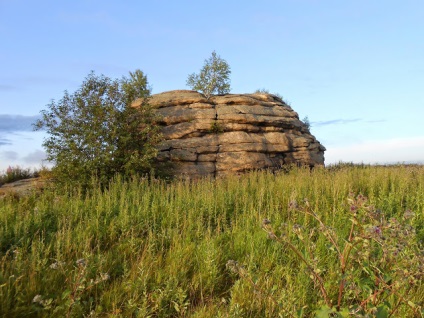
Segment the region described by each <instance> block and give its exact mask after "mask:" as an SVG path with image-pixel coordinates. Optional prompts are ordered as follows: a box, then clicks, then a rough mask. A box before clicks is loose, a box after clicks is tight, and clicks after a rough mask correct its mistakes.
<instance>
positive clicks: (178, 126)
mask: <svg viewBox="0 0 424 318" xmlns="http://www.w3.org/2000/svg"><path fill="white" fill-rule="evenodd" d="M141 103H142V102H141V100H136V101H135V102H134V103H133V107H139V106H140V105H141ZM149 103H150V104H151V105H153V106H154V107H156V108H157V112H158V113H159V114H160V115H161V123H160V124H161V125H163V128H162V132H163V135H164V137H165V141H164V142H163V143H162V144H161V145H160V147H159V157H158V160H160V161H171V162H172V167H173V169H174V171H173V173H174V174H176V175H181V176H186V177H188V178H196V177H201V176H221V175H225V174H231V173H241V172H245V171H248V170H253V169H265V168H270V169H278V168H280V167H281V166H282V165H286V164H301V165H308V166H315V165H323V164H324V151H325V148H324V147H323V146H322V145H321V144H320V143H319V142H318V141H317V140H316V139H315V137H314V136H312V135H311V133H310V132H309V129H308V128H307V127H306V126H305V124H304V123H302V122H301V121H300V120H299V117H298V114H297V113H296V112H294V111H293V110H292V108H291V107H290V106H288V105H287V104H285V103H284V102H283V101H282V100H281V99H280V98H278V97H277V96H275V95H271V94H240V95H239V94H228V95H217V96H212V97H210V98H209V99H206V98H205V97H204V96H203V95H202V94H200V93H198V92H196V91H188V90H178V91H170V92H164V93H160V94H156V95H153V96H152V97H151V99H150V101H149Z"/></svg>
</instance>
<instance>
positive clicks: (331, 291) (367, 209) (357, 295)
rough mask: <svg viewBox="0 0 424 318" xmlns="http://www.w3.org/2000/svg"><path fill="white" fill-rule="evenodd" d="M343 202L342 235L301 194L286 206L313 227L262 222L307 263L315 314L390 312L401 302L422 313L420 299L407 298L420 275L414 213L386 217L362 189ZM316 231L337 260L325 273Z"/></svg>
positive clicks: (423, 269) (422, 261) (422, 265)
mask: <svg viewBox="0 0 424 318" xmlns="http://www.w3.org/2000/svg"><path fill="white" fill-rule="evenodd" d="M348 202H349V210H350V211H349V220H350V222H351V225H350V230H349V232H348V233H346V236H345V237H340V235H337V234H336V232H335V230H334V229H332V228H331V227H329V226H327V225H326V224H325V223H324V221H323V220H322V218H321V217H320V215H319V214H318V213H316V212H315V211H313V210H312V209H311V207H310V204H309V202H308V200H306V199H305V201H304V202H303V204H298V203H297V202H295V201H292V202H290V204H289V209H291V210H293V211H296V212H300V213H303V214H304V215H305V217H309V219H312V222H313V223H314V224H315V226H307V227H306V226H305V227H303V226H301V225H299V224H292V225H283V226H282V227H281V228H280V229H279V230H278V231H276V230H275V229H274V228H273V226H272V223H271V221H270V220H268V219H266V220H264V221H263V223H262V227H263V229H264V230H265V231H266V232H267V234H268V237H269V238H270V239H272V240H275V241H276V242H278V243H280V244H282V245H283V246H284V247H286V248H288V249H289V250H291V251H292V253H294V254H295V255H296V257H297V258H298V259H299V260H300V262H301V263H303V264H304V265H305V266H306V271H307V273H308V275H309V277H310V278H311V279H312V280H313V282H314V285H315V286H316V287H317V289H318V290H319V293H320V295H321V297H322V302H323V304H322V306H321V308H319V309H318V310H317V311H316V314H317V316H318V317H328V316H329V315H331V316H334V317H348V316H356V317H370V316H377V317H395V316H396V313H397V312H398V310H399V309H400V307H401V306H407V307H409V310H410V311H411V313H413V315H414V316H422V314H423V311H422V304H417V303H414V302H413V301H411V300H410V299H409V298H408V295H409V293H410V292H411V290H413V289H414V288H416V287H417V286H419V284H421V283H420V282H421V280H422V278H423V277H424V251H423V250H422V248H420V246H419V243H418V242H417V240H416V235H415V230H414V228H413V227H412V226H411V225H410V221H411V219H413V218H414V213H413V212H411V211H410V210H406V211H405V213H404V215H403V217H402V218H401V219H397V218H388V217H386V216H385V215H384V213H383V212H382V211H380V210H378V209H376V208H375V207H374V206H372V205H370V204H368V200H367V198H366V197H364V196H363V195H361V194H359V195H358V196H356V197H355V196H354V195H353V194H351V195H350V196H349V198H348ZM311 217H312V218H311ZM306 219H307V218H306ZM320 236H323V237H322V238H324V239H325V241H327V243H328V244H327V248H328V250H329V251H328V252H329V253H330V256H331V255H332V256H333V258H334V259H335V261H336V263H337V264H338V265H337V267H336V268H337V273H329V272H327V270H326V268H325V265H326V263H328V259H326V260H324V259H320V257H321V256H320V255H322V253H321V254H320V253H319V251H317V245H318V244H317V241H318V240H319V238H320ZM326 258H328V256H326Z"/></svg>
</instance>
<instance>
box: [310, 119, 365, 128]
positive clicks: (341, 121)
mask: <svg viewBox="0 0 424 318" xmlns="http://www.w3.org/2000/svg"><path fill="white" fill-rule="evenodd" d="M363 120H364V119H363V118H352V119H343V118H339V119H332V120H325V121H313V122H311V125H312V126H314V127H320V126H328V125H344V124H351V123H356V122H359V121H363Z"/></svg>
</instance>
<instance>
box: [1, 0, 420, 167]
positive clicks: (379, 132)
mask: <svg viewBox="0 0 424 318" xmlns="http://www.w3.org/2000/svg"><path fill="white" fill-rule="evenodd" d="M0 38H1V41H0V170H3V169H5V168H6V167H7V166H8V165H9V164H11V165H16V164H18V165H21V166H23V167H32V166H35V167H37V166H38V167H39V166H40V162H41V159H42V158H43V148H42V146H41V143H42V139H43V136H44V134H43V133H41V132H32V131H31V125H30V123H31V122H32V121H33V120H34V119H35V118H36V116H37V115H38V114H39V112H40V110H42V109H45V108H46V105H47V104H48V103H49V102H50V101H51V99H55V100H58V99H60V98H61V97H62V96H63V92H64V90H65V89H66V90H68V91H69V92H73V91H75V90H76V89H77V88H78V86H79V85H80V84H81V83H82V81H83V79H84V78H85V77H86V76H87V75H88V74H89V72H90V71H91V70H94V71H95V72H96V73H97V74H104V75H106V76H109V77H112V78H120V77H122V76H124V75H127V74H128V72H129V71H134V70H135V69H141V70H142V71H144V72H145V73H146V74H147V76H148V79H149V82H150V84H151V86H152V88H153V93H159V92H162V91H167V90H174V89H188V87H186V85H185V82H186V79H187V76H188V74H190V73H193V72H198V71H199V70H200V68H201V67H202V65H203V62H204V60H205V59H206V58H208V57H209V56H210V55H211V52H212V51H213V50H216V52H217V53H218V54H219V55H220V56H221V57H222V58H224V59H225V60H226V61H227V62H228V63H229V65H230V66H231V70H232V74H231V86H232V91H231V92H232V93H250V92H253V91H255V90H256V89H261V88H265V89H267V90H269V91H270V92H273V93H279V94H281V95H283V96H284V98H285V99H286V100H287V101H288V102H289V103H290V104H291V106H292V107H293V109H294V110H295V111H297V112H298V113H299V116H300V118H303V117H305V116H308V117H309V120H310V121H311V122H312V133H313V134H314V135H315V136H316V137H317V139H318V140H319V141H321V142H322V144H324V145H325V146H326V148H327V151H326V156H325V157H326V163H327V164H330V163H335V162H338V161H340V160H341V161H349V162H350V161H353V162H365V163H376V162H378V163H390V162H418V161H419V162H424V129H423V124H422V121H423V117H424V110H423V109H424V88H423V84H424V41H423V40H424V2H423V1H422V0H415V1H414V0H402V1H400V0H399V1H392V0H355V1H350V0H343V1H340V0H332V1H330V0H274V1H271V0H261V1H248V0H244V1H234V0H226V1H221V0H216V1H214V2H210V1H200V0H199V1H188V0H179V1H170V0H169V1H166V0H163V1H125V0H122V1H119V2H118V1H105V0H103V1H97V0H85V1H82V0H74V1H43V0H40V1H20V0H0Z"/></svg>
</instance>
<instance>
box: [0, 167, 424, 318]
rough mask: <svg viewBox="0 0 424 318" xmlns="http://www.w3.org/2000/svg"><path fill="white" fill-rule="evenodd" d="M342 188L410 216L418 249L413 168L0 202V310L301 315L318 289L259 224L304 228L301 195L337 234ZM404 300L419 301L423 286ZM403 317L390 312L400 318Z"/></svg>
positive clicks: (306, 173)
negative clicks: (294, 205)
mask: <svg viewBox="0 0 424 318" xmlns="http://www.w3.org/2000/svg"><path fill="white" fill-rule="evenodd" d="M350 192H355V193H362V194H363V195H365V196H367V197H368V200H369V202H370V203H371V204H373V205H375V206H376V207H378V208H379V209H381V210H382V211H383V213H385V214H386V215H388V216H393V217H396V216H400V215H403V213H404V211H405V210H406V209H409V210H411V211H414V212H415V214H416V217H415V218H414V227H415V229H416V231H417V240H419V241H420V242H421V243H423V242H424V167H420V166H396V167H372V166H365V167H346V168H341V169H338V170H337V169H332V170H331V169H324V168H322V169H321V168H320V169H315V170H313V171H310V170H309V169H303V168H298V169H294V170H291V171H289V172H287V173H281V174H271V173H268V172H252V173H250V174H247V175H243V176H239V177H237V176H232V177H228V178H224V179H218V180H208V179H205V180H199V181H194V182H189V181H176V182H172V183H165V182H161V181H157V180H147V179H134V180H132V181H131V182H124V181H122V180H121V179H119V178H117V179H116V180H114V181H113V182H111V184H110V186H109V188H108V190H106V191H100V190H98V189H97V190H96V189H94V190H93V191H92V192H91V193H90V194H89V195H83V194H82V193H81V192H80V191H78V190H75V191H72V192H71V191H70V192H68V193H65V194H63V193H59V192H55V191H54V190H47V191H45V192H44V193H43V194H42V195H39V196H35V195H34V196H30V197H23V198H21V199H19V200H17V199H14V198H6V199H4V200H3V201H0V313H1V315H2V316H3V317H24V316H25V317H83V316H87V317H109V316H110V317H279V316H280V317H294V316H296V313H297V312H298V311H299V309H301V308H304V315H305V317H308V316H311V315H312V313H313V311H314V310H315V309H317V308H319V307H320V306H322V305H323V302H322V299H321V298H320V295H319V291H318V290H317V288H316V286H314V284H313V283H312V282H311V279H310V278H309V275H308V273H307V271H306V270H305V268H304V265H303V264H302V263H301V262H299V260H298V259H297V258H296V257H295V256H294V255H292V253H290V252H289V251H288V250H285V249H284V248H283V247H282V246H281V245H279V244H275V242H274V241H272V240H270V239H269V238H268V237H267V235H266V233H265V232H264V231H263V230H262V229H261V223H262V220H263V219H265V218H266V219H270V220H272V222H273V223H274V224H284V223H289V224H305V225H307V224H309V223H310V220H309V219H308V216H307V215H305V214H301V213H296V211H294V210H293V209H289V204H290V202H293V201H294V200H297V201H299V202H300V201H302V200H304V199H305V198H307V199H308V202H309V204H310V205H311V208H312V209H313V210H314V211H316V213H318V214H319V216H320V218H321V219H322V220H324V221H325V222H326V224H327V225H329V226H331V227H333V228H334V229H335V230H336V231H337V233H339V234H343V233H346V232H348V231H349V226H350V224H349V221H348V219H349V216H348V210H349V205H348V203H347V197H348V196H349V193H350ZM317 244H318V243H317ZM319 244H321V243H319ZM319 251H320V255H319V257H320V258H321V259H322V260H324V261H325V260H328V262H327V263H326V267H327V271H328V273H329V275H330V276H331V273H332V269H333V268H335V266H336V265H337V264H336V263H335V262H333V261H332V260H331V259H330V257H329V255H328V251H327V250H326V249H325V245H324V242H322V248H321V249H319ZM228 260H235V261H237V263H238V264H241V266H243V268H244V270H245V273H246V276H247V278H246V277H245V278H243V277H241V276H239V275H235V274H234V273H232V272H231V271H229V270H228V269H227V268H226V264H227V262H228ZM252 282H253V285H252ZM336 292H337V291H334V293H336ZM272 299H274V300H276V302H277V303H278V305H277V304H276V302H275V301H272ZM409 299H410V300H411V301H413V302H414V303H416V304H418V305H421V306H423V305H424V304H423V299H424V286H422V285H418V286H416V287H414V288H413V289H412V290H411V292H410V297H409ZM408 310H409V308H408V307H407V306H404V307H402V308H400V309H399V311H398V312H397V314H398V315H400V316H402V315H403V317H407V316H408V315H410V314H411V313H410V311H408Z"/></svg>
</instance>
